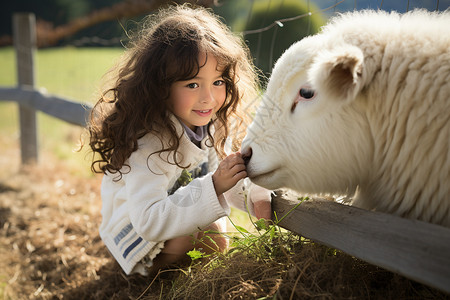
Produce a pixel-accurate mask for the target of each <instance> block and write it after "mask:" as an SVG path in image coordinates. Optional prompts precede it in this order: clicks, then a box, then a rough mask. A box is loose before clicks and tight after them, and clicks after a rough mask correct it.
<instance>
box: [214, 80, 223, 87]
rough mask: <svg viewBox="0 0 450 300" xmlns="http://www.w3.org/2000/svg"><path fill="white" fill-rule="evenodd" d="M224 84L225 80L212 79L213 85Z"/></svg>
mask: <svg viewBox="0 0 450 300" xmlns="http://www.w3.org/2000/svg"><path fill="white" fill-rule="evenodd" d="M224 84H225V81H223V80H216V81H214V85H217V86H221V85H224Z"/></svg>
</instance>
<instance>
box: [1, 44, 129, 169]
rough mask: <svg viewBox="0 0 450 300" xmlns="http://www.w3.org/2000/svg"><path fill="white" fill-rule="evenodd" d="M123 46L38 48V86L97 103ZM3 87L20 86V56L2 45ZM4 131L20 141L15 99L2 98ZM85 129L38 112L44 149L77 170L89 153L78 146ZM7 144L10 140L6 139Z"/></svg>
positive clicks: (81, 100)
mask: <svg viewBox="0 0 450 300" xmlns="http://www.w3.org/2000/svg"><path fill="white" fill-rule="evenodd" d="M122 52H123V49H121V48H74V47H67V48H51V49H43V50H38V51H36V55H35V88H37V89H41V90H45V91H47V92H48V93H49V94H54V95H58V96H61V97H64V98H66V99H69V100H73V101H77V102H82V103H87V104H90V105H92V104H93V103H95V101H96V99H95V97H96V95H97V94H98V91H99V88H100V81H101V78H102V76H103V74H104V73H106V72H107V71H108V69H109V68H111V67H112V66H113V65H114V63H115V62H116V61H117V60H118V59H119V57H120V55H121V54H122ZM0 64H1V66H2V67H1V68H0V86H4V87H13V86H16V85H17V72H16V58H15V53H14V49H13V48H0ZM0 132H1V135H2V136H3V139H8V138H9V139H8V140H9V141H11V139H12V140H14V141H15V142H18V138H19V127H18V110H17V105H16V104H15V103H13V102H4V101H0ZM82 133H83V129H82V128H79V127H77V126H73V125H69V124H67V123H65V122H63V121H60V120H58V119H56V118H54V117H51V116H48V115H46V114H44V113H40V112H39V113H38V139H39V150H40V152H41V153H42V152H48V153H51V154H52V155H55V156H56V158H58V159H64V160H65V161H66V162H67V163H68V164H70V165H72V166H73V167H74V168H75V169H78V170H77V172H83V171H82V170H83V169H84V170H86V174H88V173H89V167H88V163H87V161H86V160H85V156H86V152H85V151H84V152H74V151H73V150H74V149H77V144H78V142H79V139H80V136H81V134H82ZM3 142H4V143H6V141H3Z"/></svg>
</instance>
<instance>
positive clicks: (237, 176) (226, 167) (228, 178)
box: [212, 152, 247, 196]
mask: <svg viewBox="0 0 450 300" xmlns="http://www.w3.org/2000/svg"><path fill="white" fill-rule="evenodd" d="M245 177H247V171H246V169H245V164H244V159H243V158H242V155H241V153H240V152H236V153H232V154H230V155H228V156H227V157H225V159H224V160H222V161H221V162H220V164H219V167H218V168H217V170H216V172H214V174H213V176H212V179H213V183H214V188H215V189H216V193H217V195H218V196H219V195H221V194H223V193H225V192H226V191H228V190H229V189H231V188H232V187H233V186H235V185H236V183H237V182H238V181H239V180H241V179H243V178H245Z"/></svg>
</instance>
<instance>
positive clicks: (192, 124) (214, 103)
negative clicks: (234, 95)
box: [169, 53, 226, 130]
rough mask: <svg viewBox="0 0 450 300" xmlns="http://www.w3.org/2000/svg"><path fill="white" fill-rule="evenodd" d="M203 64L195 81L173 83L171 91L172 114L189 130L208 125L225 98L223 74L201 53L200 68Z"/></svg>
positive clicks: (215, 64)
mask: <svg viewBox="0 0 450 300" xmlns="http://www.w3.org/2000/svg"><path fill="white" fill-rule="evenodd" d="M206 59H207V60H206ZM205 60H206V64H205V65H203V66H202V67H201V68H200V70H199V72H198V74H197V76H196V77H195V78H192V79H190V80H187V81H176V82H174V83H173V84H172V86H171V87H170V97H169V104H170V107H171V109H172V113H173V114H174V115H175V116H177V117H178V119H180V120H181V121H182V122H183V123H184V124H185V125H186V126H188V127H189V128H190V129H192V130H195V128H196V127H197V126H203V125H206V124H208V123H209V122H210V121H211V118H212V117H213V116H214V114H215V113H216V112H217V111H218V110H219V108H220V107H221V106H222V104H223V103H224V101H225V98H226V84H225V81H224V80H223V77H222V72H221V71H219V70H217V60H216V58H215V57H214V56H208V57H206V53H201V54H200V55H199V57H198V61H199V63H200V65H202V64H203V62H204V61H205Z"/></svg>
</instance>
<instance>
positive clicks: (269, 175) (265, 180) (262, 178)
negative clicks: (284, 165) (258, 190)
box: [248, 169, 279, 185]
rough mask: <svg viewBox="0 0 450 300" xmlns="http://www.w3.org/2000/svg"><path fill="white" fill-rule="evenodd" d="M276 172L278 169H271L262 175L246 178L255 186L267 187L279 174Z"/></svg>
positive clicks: (250, 175)
mask: <svg viewBox="0 0 450 300" xmlns="http://www.w3.org/2000/svg"><path fill="white" fill-rule="evenodd" d="M278 171H279V169H273V170H270V171H268V172H265V173H262V174H254V175H252V174H249V176H248V177H249V178H250V180H251V181H253V182H255V183H256V184H261V185H264V184H266V185H267V184H270V183H271V181H272V180H273V178H274V177H275V176H277V173H279V172H278Z"/></svg>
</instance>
